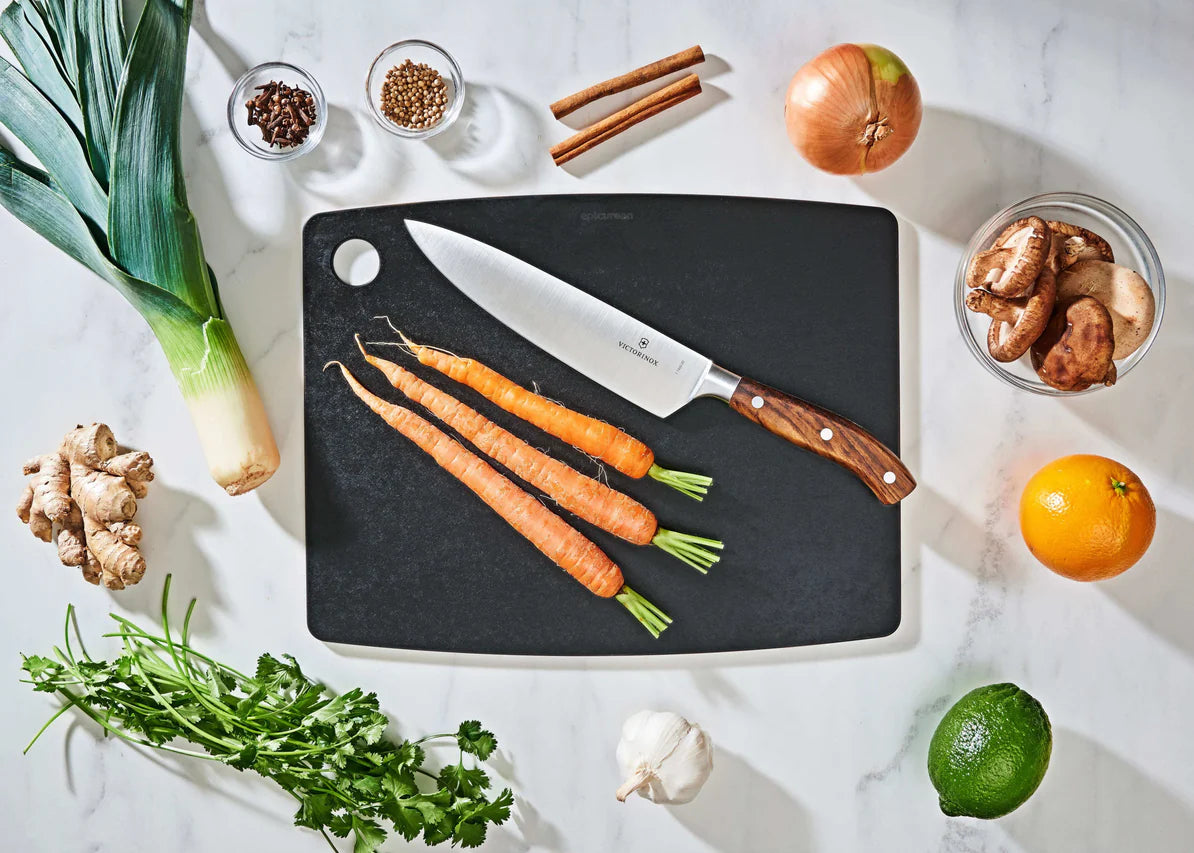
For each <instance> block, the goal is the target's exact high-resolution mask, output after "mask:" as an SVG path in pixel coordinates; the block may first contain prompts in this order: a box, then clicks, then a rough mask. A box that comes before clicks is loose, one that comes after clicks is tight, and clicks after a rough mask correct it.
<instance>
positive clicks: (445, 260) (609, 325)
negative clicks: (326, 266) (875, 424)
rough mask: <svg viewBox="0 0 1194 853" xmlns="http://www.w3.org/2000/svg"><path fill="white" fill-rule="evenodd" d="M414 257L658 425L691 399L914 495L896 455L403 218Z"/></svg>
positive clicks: (881, 489)
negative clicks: (714, 404)
mask: <svg viewBox="0 0 1194 853" xmlns="http://www.w3.org/2000/svg"><path fill="white" fill-rule="evenodd" d="M405 224H406V228H407V230H408V231H409V232H410V235H411V238H412V239H413V240H414V242H415V245H417V246H418V247H419V249H420V251H422V252H423V254H424V255H426V256H427V259H428V260H429V261H431V263H432V264H433V265H434V266H435V267H436V269H438V270H439V272H440V273H442V274H443V276H444V277H445V278H446V279H447V280H448V281H449V282H451V283H452V284H453V285H454V286H455V287H456V288H457V289H458V290H460V291H461V292H462V293H463V294H464V295H465V296H467V297H468V298H469V299H471V300H472V301H473V302H475V303H477V305H479V306H480V307H481V308H483V309H485V311H487V312H488V313H489V314H491V315H492V316H493V317H495V318H496V319H498V320H500V321H501V322H502V323H504V324H505V325H506V326H508V327H510V328H511V329H513V330H514V331H515V332H517V333H518V334H520V335H522V336H523V337H524V338H526V339H527V340H528V341H530V342H531V343H533V344H535V345H536V346H538V347H539V348H540V349H542V350H544V351H545V352H547V353H548V354H550V355H552V356H554V357H555V358H557V359H559V360H560V361H562V362H564V363H565V364H567V365H568V366H569V367H571V368H573V369H574V370H576V371H578V372H579V373H582V374H584V375H585V376H587V377H589V378H590V379H592V380H593V381H595V382H597V383H599V384H601V385H604V386H605V387H606V388H608V389H609V390H611V391H613V392H614V393H615V394H618V395H620V396H622V397H625V398H626V399H627V400H629V401H630V402H632V403H634V404H635V405H637V406H640V407H641V408H643V409H646V410H647V411H648V412H650V413H652V414H653V415H656V416H658V417H667V416H668V415H670V414H672V413H674V412H675V411H677V410H678V409H680V408H681V407H682V406H684V405H685V404H687V403H689V402H691V401H692V400H694V399H696V398H697V397H717V398H719V399H722V400H724V401H725V402H727V403H729V404H730V406H731V407H732V408H733V409H734V410H735V411H737V412H738V413H739V414H741V415H743V416H745V417H747V418H749V419H750V420H753V421H755V422H756V423H758V424H761V425H762V426H763V427H765V428H766V429H768V430H770V431H771V432H773V433H775V434H776V435H779V436H780V437H782V438H785V439H787V440H788V441H790V442H791V443H793V444H795V445H797V446H799V447H803V448H804V449H806V450H812V451H813V452H815V453H817V454H819V455H821V456H824V457H826V458H828V459H831V460H833V461H834V462H837V463H838V464H839V465H842V466H844V467H845V468H847V469H849V470H850V471H852V472H854V474H855V475H856V476H858V477H859V479H861V480H862V481H863V482H864V483H865V484H866V485H867V486H868V487H869V488H870V489H871V491H872V492H874V493H875V495H876V497H878V498H879V499H880V500H881V501H883V502H884V503H888V504H891V503H896V502H897V501H900V500H902V499H903V498H905V497H907V495H908V494H909V493H911V491H912V490H913V489H914V488H915V487H916V481H915V480H914V479H913V477H912V475H911V473H909V471H908V469H907V468H906V467H905V466H904V465H903V463H902V462H900V460H899V457H898V456H896V454H894V453H893V452H892V451H891V450H889V449H888V448H886V447H884V446H883V444H882V443H881V442H880V441H879V440H878V439H876V438H875V437H874V436H872V435H870V434H869V433H867V432H866V431H865V430H864V429H862V427H860V426H858V425H857V424H855V423H853V422H851V421H849V420H847V419H846V418H843V417H842V416H840V415H836V414H834V413H832V412H829V411H828V410H826V409H823V408H821V407H819V406H816V405H814V404H812V403H809V402H807V401H805V400H801V399H800V398H798V397H794V396H792V395H790V394H786V393H784V392H782V391H777V390H776V389H774V388H769V387H767V386H766V385H763V384H761V383H759V382H756V381H754V380H753V379H748V378H745V377H742V376H739V375H738V374H736V373H733V372H731V371H729V370H726V369H725V368H723V367H721V366H719V365H717V364H715V363H714V362H713V360H712V359H710V358H707V357H706V356H703V355H701V354H700V353H698V352H697V351H696V350H693V349H691V348H690V347H688V346H686V345H684V344H682V343H680V342H679V341H677V340H675V339H673V338H671V337H669V336H668V335H665V334H664V333H662V332H660V331H659V330H658V329H655V328H654V327H652V326H650V325H648V324H646V323H644V322H642V321H641V320H638V319H637V318H635V317H632V316H631V315H629V314H627V313H626V312H624V311H621V310H619V309H617V308H615V307H613V306H612V305H609V304H607V303H605V302H603V301H601V300H600V299H597V298H596V297H595V296H592V295H591V294H588V293H586V292H584V291H583V290H581V289H579V288H577V287H574V286H573V285H571V284H569V283H568V282H566V281H563V280H561V279H559V278H556V277H555V276H553V275H551V274H550V273H547V272H545V271H543V270H541V269H539V268H538V267H535V266H533V265H531V264H529V263H527V262H526V261H523V260H521V259H520V258H516V257H514V256H513V255H510V254H508V253H506V252H503V251H501V250H500V249H496V248H494V247H493V246H490V245H489V244H487V243H483V242H481V241H480V240H476V239H474V238H472V237H469V236H466V235H464V234H460V233H458V232H455V231H451V230H449V229H447V228H442V227H440V226H438V225H431V224H429V223H426V222H418V221H416V220H412V219H407V220H405Z"/></svg>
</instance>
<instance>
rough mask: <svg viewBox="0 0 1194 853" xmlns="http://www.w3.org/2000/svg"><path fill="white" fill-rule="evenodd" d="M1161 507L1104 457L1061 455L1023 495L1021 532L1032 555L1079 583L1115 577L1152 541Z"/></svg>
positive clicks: (1134, 479) (1036, 476) (1134, 478)
mask: <svg viewBox="0 0 1194 853" xmlns="http://www.w3.org/2000/svg"><path fill="white" fill-rule="evenodd" d="M1156 528H1157V508H1156V507H1155V506H1153V499H1152V497H1151V496H1150V495H1149V493H1148V489H1146V488H1144V484H1143V483H1141V482H1140V478H1139V477H1137V476H1136V475H1135V474H1133V473H1132V472H1131V471H1130V470H1129V469H1128V468H1126V467H1125V466H1123V465H1121V464H1119V463H1118V462H1116V461H1115V460H1113V459H1108V458H1106V457H1105V456H1091V455H1089V454H1079V455H1075V456H1063V457H1062V458H1061V459H1056V460H1054V461H1053V462H1050V463H1049V464H1048V465H1046V466H1045V467H1044V468H1042V469H1041V470H1039V471H1037V472H1036V473H1035V474H1033V475H1032V479H1031V480H1029V481H1028V485H1026V486H1025V487H1024V494H1023V495H1021V496H1020V533H1021V535H1023V537H1024V543H1025V544H1026V545H1028V550H1029V551H1031V552H1032V556H1034V557H1036V558H1037V559H1038V560H1040V561H1041V562H1042V563H1044V564H1045V566H1047V567H1048V568H1050V569H1052V570H1053V571H1055V572H1057V574H1059V575H1062V576H1064V577H1067V578H1072V579H1073V580H1076V581H1098V580H1104V579H1105V578H1111V577H1115V576H1116V575H1118V574H1119V573H1120V572H1123V571H1126V570H1127V569H1129V568H1131V567H1132V566H1133V565H1135V563H1136V561H1137V560H1139V559H1140V558H1141V557H1143V556H1144V552H1145V551H1147V550H1148V546H1149V544H1150V543H1151V542H1152V541H1153V532H1154V531H1155V530H1156Z"/></svg>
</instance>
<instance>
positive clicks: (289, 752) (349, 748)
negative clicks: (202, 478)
mask: <svg viewBox="0 0 1194 853" xmlns="http://www.w3.org/2000/svg"><path fill="white" fill-rule="evenodd" d="M169 595H170V578H169V577H167V578H166V585H165V588H164V589H163V591H162V632H161V635H160V636H159V635H156V634H150V633H149V632H147V631H145V630H144V629H142V628H139V627H138V626H137V625H135V624H133V623H132V622H130V621H129V620H127V619H125V618H123V617H121V616H117V615H116V614H112V618H113V619H115V620H116V623H117V626H118V628H117V630H115V631H113V632H111V633H108V634H104V636H105V637H116V638H119V639H120V640H121V641H122V643H123V654H121V655H120V657H118V658H116V659H115V660H113V661H96V660H92V658H91V657H90V656H89V655H88V654H87V652H86V650H85V649H82V647H81V640H80V648H81V653H80V654H79V655H78V656H77V657H76V654H75V651H74V649H73V648H72V647H71V637H70V633H71V630H70V629H71V624H72V621H73V618H72V617H73V608H70V607H68V608H67V614H66V631H65V634H66V636H65V643H64V645H65V649H60V648H58V647H57V646H55V647H54V657H53V658H49V657H39V656H28V657H25V658H24V664H23V666H22V669H24V671H25V672H27V673H28V674H29V677H28V678H27V679H23V681H24V682H25V683H28V684H32V685H33V689H34V690H37V691H41V692H45V693H57V694H58V695H59V696H61V697H62V698H63V699H65V700H66V704H64V705H63V707H62V708H61V709H60V710H59V711H58V712H57V713H56V714H54V716H53V717H51V718H50V720H49V721H48V722H47V723H46V724H45V725H44V726H42V728H41V731H39V732H38V733H37V735H36V736H35V737H34V738H33V742H31V743H30V744H29V746H27V747H25V751H26V752H28V750H29V748H30V747H32V746H33V743H35V742H36V741H37V738H38V737H40V736H41V734H42V732H44V731H45V730H46V729H47V728H48V727H49V726H50V724H51V723H53V722H54V720H56V719H57V718H58V717H59V716H61V715H62V714H63V713H64V712H65V711H67V710H68V709H69V708H71V707H74V708H77V709H78V710H79V711H81V712H82V713H83V714H86V715H87V716H88V717H90V718H91V719H92V720H94V721H95V722H96V723H97V724H99V725H100V726H102V727H103V728H104V730H105V731H106V732H108V733H110V734H112V735H115V736H116V737H119V738H122V739H124V740H126V741H129V742H130V743H136V744H140V745H142V746H148V747H153V748H156V749H162V750H166V751H168V752H173V753H178V754H180V755H188V756H192V757H195V758H202V759H206V760H209V761H219V762H221V763H224V764H228V765H230V766H232V767H235V768H237V769H238V770H253V771H256V772H257V773H259V774H260V775H262V776H264V777H265V778H267V779H270V780H272V781H273V782H274V783H276V784H277V785H278V786H279V787H281V788H282V789H283V790H284V791H286V792H287V793H289V794H290V795H291V796H292V797H294V798H295V800H297V801H298V803H299V808H298V811H297V812H295V815H294V822H295V824H296V825H298V826H305V827H310V828H311V829H315V830H318V831H319V832H320V833H322V834H323V836H324V838H325V839H327V841H328V844H329V845H331V846H332V849H333V850H335V849H336V846H335V844H334V842H333V841H332V839H331V838H330V837H329V833H331V835H335V836H338V837H340V838H346V837H348V836H349V835H350V834H351V835H352V836H353V837H354V844H353V853H370V851H374V850H376V849H377V848H378V847H379V846H380V845H381V844H382V842H383V841H385V839H386V835H387V830H386V829H385V828H383V826H382V824H383V822H386V823H389V824H390V825H392V827H393V830H394V831H396V832H397V833H398V834H399V835H401V836H402V837H403V838H405V839H407V840H408V841H409V840H413V839H414V838H416V837H418V836H419V835H420V834H422V836H423V841H424V842H425V843H427V844H440V843H442V842H445V841H448V842H451V843H452V844H453V845H456V844H459V845H461V846H463V847H476V846H478V845H480V844H481V843H482V842H483V841H484V840H485V832H486V829H487V827H488V826H489V824H491V823H492V824H500V823H502V822H503V821H505V820H506V819H507V818H508V817H509V816H510V807H511V805H512V804H513V802H514V797H513V795H512V794H511V792H510V790H509V789H505V790H502V791H501V792H500V793H498V794H497V796H495V797H493V798H492V799H490V798H489V796H488V791H489V789H490V781H489V777H488V776H487V775H486V773H485V771H484V770H482V769H481V768H480V767H479V766H477V763H478V762H479V761H484V760H485V759H486V758H488V757H489V756H490V755H491V754H492V753H493V751H494V749H495V748H496V747H497V740H496V739H495V738H494V736H493V734H492V733H490V732H488V731H485V730H484V729H483V728H482V727H481V724H480V723H478V722H474V721H469V722H464V723H461V724H460V727H459V728H458V729H457V730H456V732H455V733H451V734H438V735H430V736H428V737H424V738H420V739H419V740H416V741H402V742H401V743H395V742H394V741H392V740H389V739H387V738H386V737H385V730H386V727H387V726H388V725H389V720H388V719H387V718H386V716H385V714H383V713H382V712H381V711H380V710H378V704H377V696H376V695H375V694H373V693H363V692H362V691H361V690H360V689H355V690H350V691H349V692H347V693H343V694H341V695H338V696H334V695H332V694H331V693H330V692H329V691H328V690H327V689H326V688H325V687H324V686H323V685H321V684H319V683H318V682H315V681H312V680H311V679H310V678H308V677H307V676H306V675H305V674H304V673H303V671H302V669H301V668H300V667H299V664H298V662H297V661H296V660H295V659H294V658H293V657H291V656H290V655H282V657H281V658H280V659H279V658H276V657H273V656H271V655H268V654H263V655H262V656H261V657H260V658H258V660H257V669H256V672H255V673H254V674H253V675H246V674H245V673H242V672H239V671H237V670H235V669H233V668H232V667H230V666H228V665H227V664H224V663H220V662H219V661H216V660H213V659H212V658H210V657H208V656H207V655H204V654H202V653H200V652H198V651H196V650H195V649H194V648H192V647H191V646H190V644H189V633H190V631H189V629H190V622H191V614H192V612H193V611H194V608H195V602H194V601H192V602H191V604H190V607H188V608H187V613H186V618H185V620H184V621H183V626H182V633H181V635H180V636H178V637H177V638H176V637H175V636H174V635H172V633H171V630H170V621H169V615H168V612H167V603H168V601H169ZM444 740H454V741H455V743H456V746H457V747H458V760H457V762H456V763H455V764H449V765H448V766H446V767H444V768H442V769H441V770H440V771H439V773H432V772H431V771H429V770H427V769H426V768H425V767H424V766H423V764H424V761H425V759H426V753H425V752H424V744H429V743H432V742H436V741H444ZM181 741H189V742H190V743H191V744H194V745H196V746H198V747H200V748H201V749H202V750H203V751H202V752H200V751H197V750H194V749H187V748H185V746H182V745H177V744H178V742H181ZM466 755H468V756H470V758H468V759H466V758H465V756H466Z"/></svg>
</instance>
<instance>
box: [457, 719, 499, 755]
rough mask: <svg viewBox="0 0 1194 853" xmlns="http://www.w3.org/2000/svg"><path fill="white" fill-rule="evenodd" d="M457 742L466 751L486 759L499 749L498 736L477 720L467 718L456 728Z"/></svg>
mask: <svg viewBox="0 0 1194 853" xmlns="http://www.w3.org/2000/svg"><path fill="white" fill-rule="evenodd" d="M456 743H457V745H458V746H459V747H460V748H461V750H463V751H464V752H469V753H472V754H473V755H475V756H477V758H479V759H480V760H482V761H484V760H485V759H487V758H489V756H490V755H492V754H493V751H494V750H495V749H497V738H495V737H494V736H493V732H490V731H486V730H485V729H483V728H482V727H481V724H480V723H479V722H478V721H476V720H466V721H465V722H463V723H461V724H460V728H459V729H457V730H456Z"/></svg>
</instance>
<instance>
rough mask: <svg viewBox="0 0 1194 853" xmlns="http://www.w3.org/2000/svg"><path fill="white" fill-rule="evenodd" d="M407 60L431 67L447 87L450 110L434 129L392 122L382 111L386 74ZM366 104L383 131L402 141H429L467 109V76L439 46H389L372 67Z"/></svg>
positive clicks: (417, 43) (425, 43) (408, 41)
mask: <svg viewBox="0 0 1194 853" xmlns="http://www.w3.org/2000/svg"><path fill="white" fill-rule="evenodd" d="M407 59H409V60H410V61H411V62H413V63H415V64H416V65H418V64H419V63H420V62H423V63H426V64H427V65H430V66H431V67H432V68H434V69H435V70H436V71H438V72H439V73H440V76H441V77H443V78H444V82H445V83H447V84H448V109H447V111H446V112H445V113H444V116H443V118H441V119H440V120H439V121H438V122H437V123H436V124H435V125H433V126H432V127H426V128H422V129H418V130H416V129H413V128H409V127H403V126H402V125H400V124H395V123H394V122H392V121H390V120H389V119H388V118H386V117H385V114H384V113H383V112H382V111H381V87H382V85H383V84H384V83H385V81H386V74H387V73H389V71H390V69H391V68H394V67H395V66H398V65H401V64H402V63H403V62H404V61H406V60H407ZM365 101H366V102H367V103H368V104H369V113H370V114H371V115H372V116H373V120H374V121H376V122H377V123H378V124H379V125H381V127H382V128H383V129H384V130H387V131H389V132H390V133H392V134H394V135H395V136H398V137H401V138H403V139H430V138H431V137H433V136H435V135H436V134H437V133H443V132H444V131H445V130H447V129H448V128H449V127H451V126H452V123H453V122H454V121H456V119H457V118H458V117H459V116H460V110H461V108H463V107H464V75H463V74H461V73H460V66H459V65H457V64H456V60H455V59H453V58H452V55H451V54H450V53H448V52H447V51H446V50H444V49H443V48H442V47H440V46H439V45H436V44H432V43H431V42H429V41H423V40H422V39H406V40H405V41H400V42H396V43H395V44H392V45H390V46H389V47H387V48H386V49H385V50H383V51H382V52H381V53H379V54H378V55H377V59H375V60H373V64H372V65H370V66H369V76H368V77H366V78H365Z"/></svg>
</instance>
